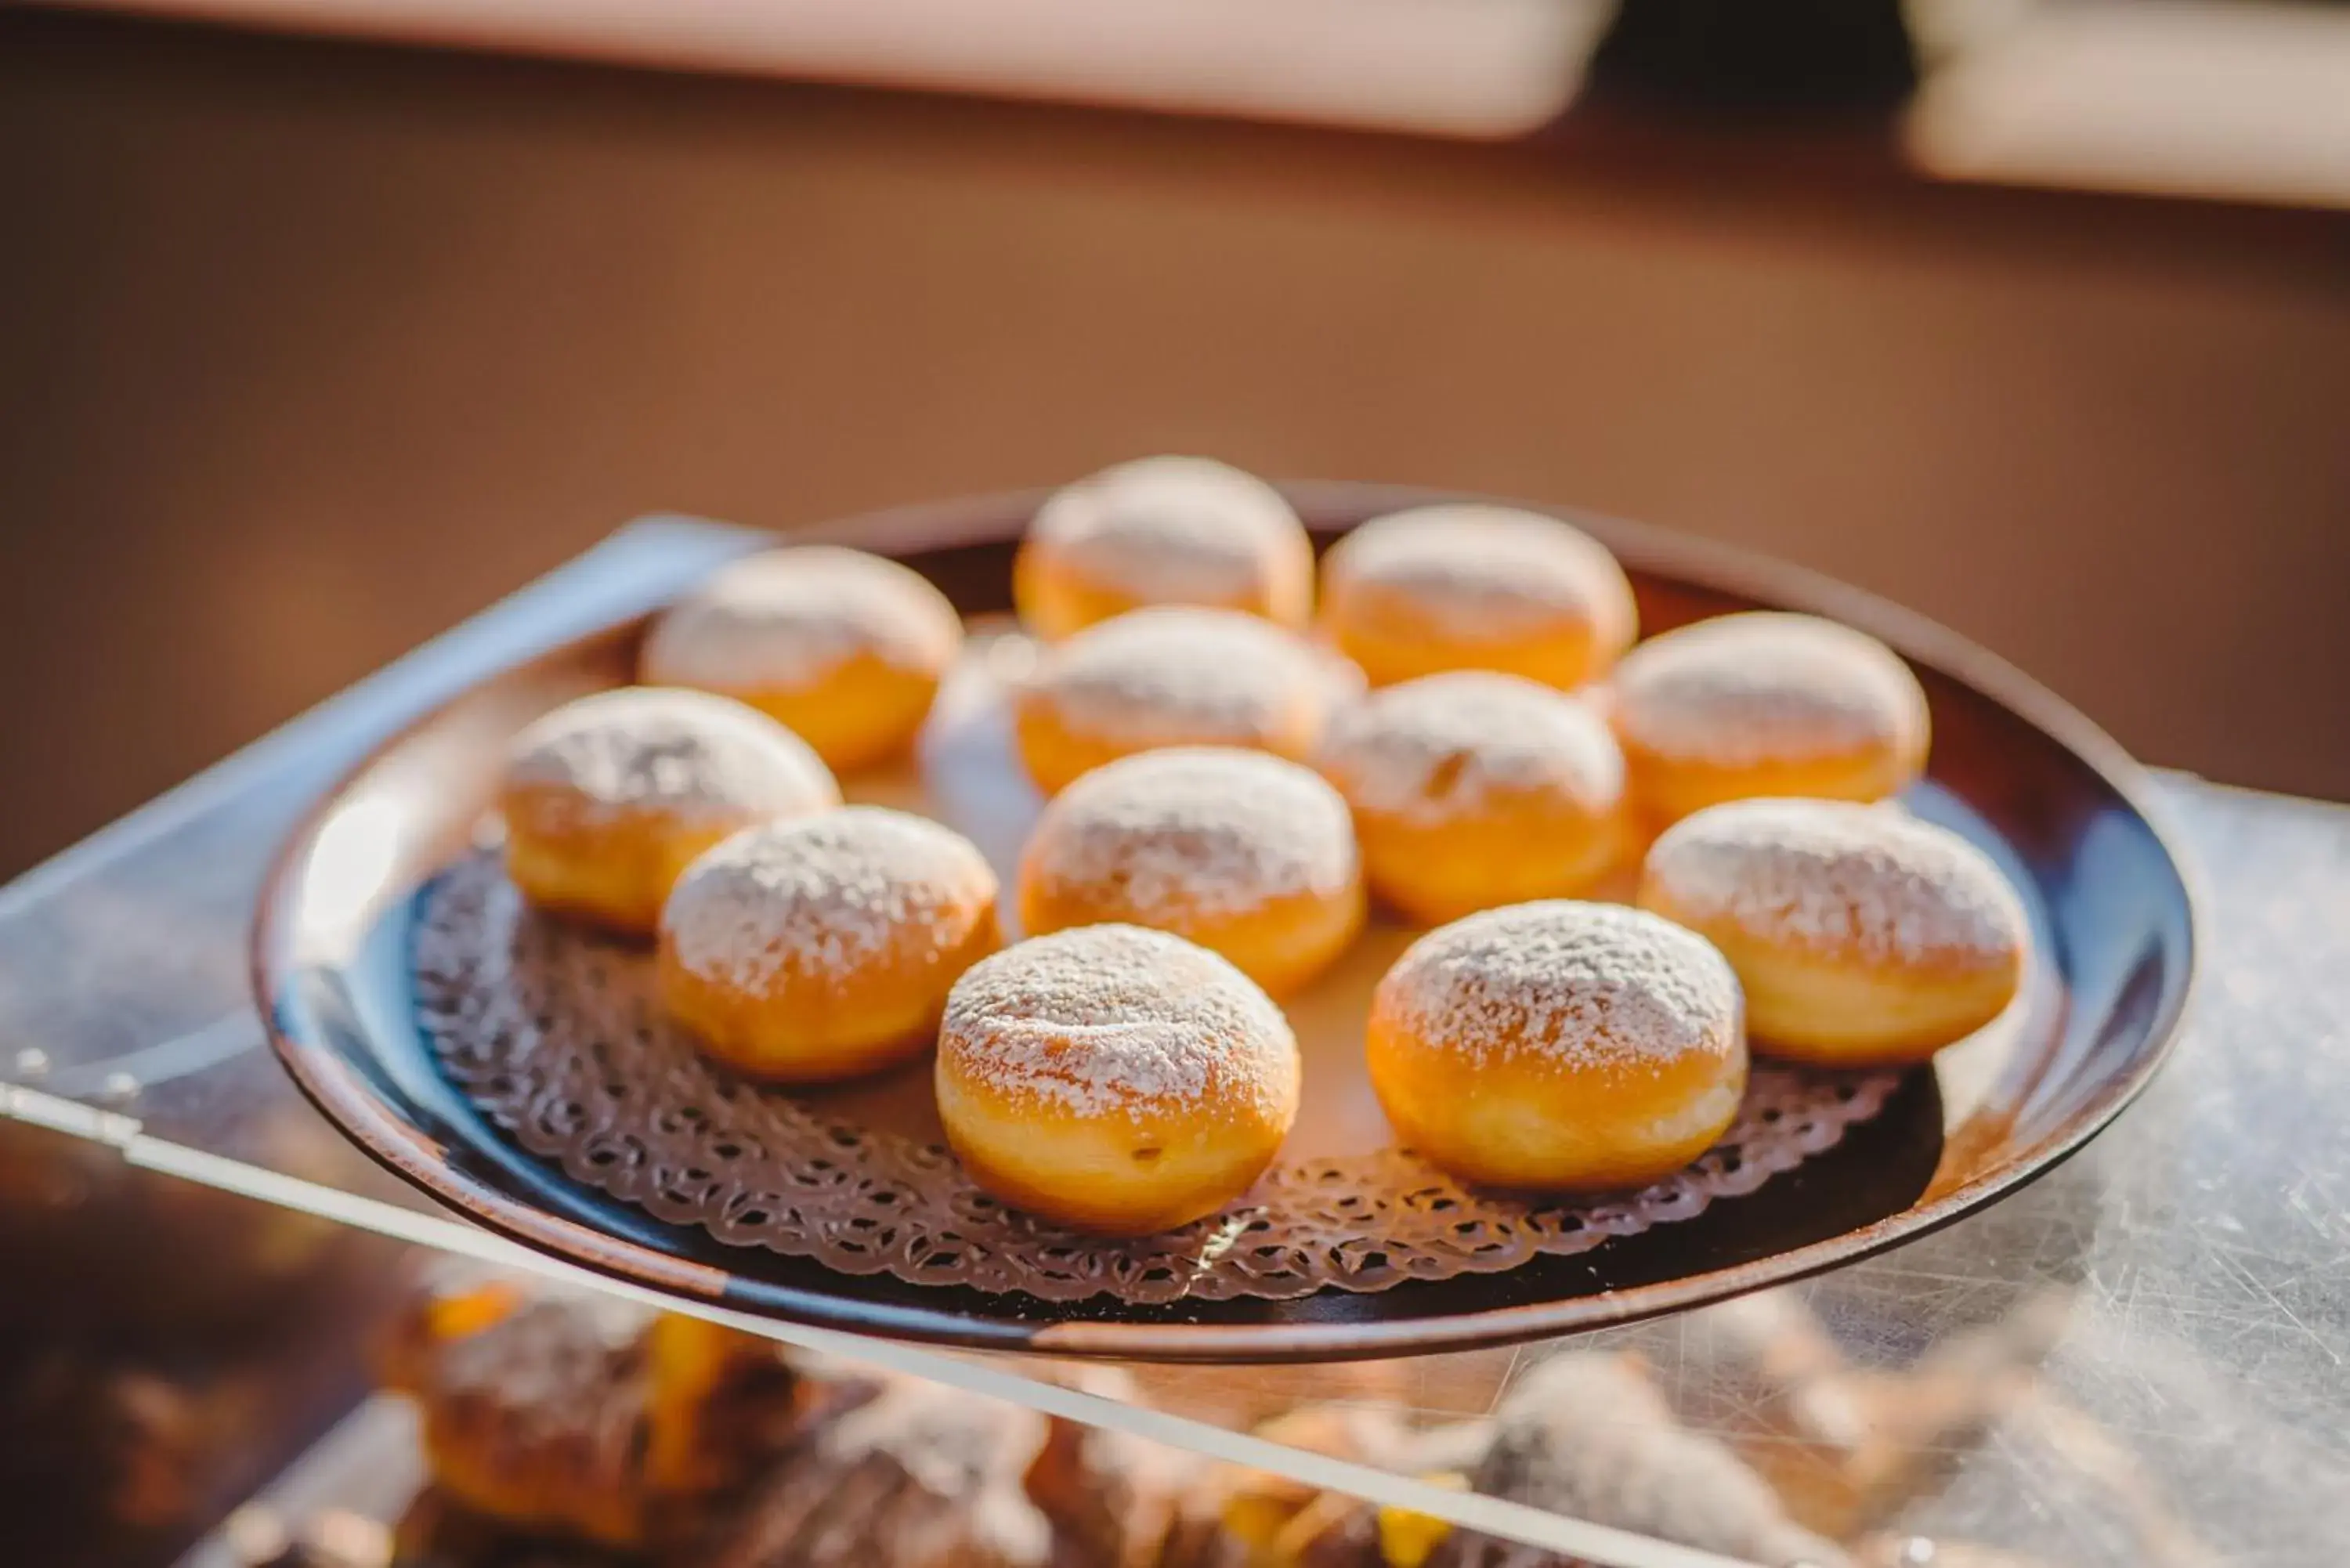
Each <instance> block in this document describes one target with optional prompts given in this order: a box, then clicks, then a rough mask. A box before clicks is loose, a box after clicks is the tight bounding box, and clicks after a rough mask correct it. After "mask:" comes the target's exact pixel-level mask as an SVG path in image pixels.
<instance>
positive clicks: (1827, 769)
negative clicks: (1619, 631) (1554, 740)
mask: <svg viewBox="0 0 2350 1568" xmlns="http://www.w3.org/2000/svg"><path fill="white" fill-rule="evenodd" d="M1609 701H1610V707H1611V712H1612V715H1613V718H1614V722H1615V725H1616V734H1617V739H1618V740H1620V741H1621V742H1623V744H1624V758H1625V761H1626V763H1628V764H1629V766H1630V768H1631V774H1632V793H1633V795H1634V798H1635V799H1636V800H1638V802H1639V804H1640V805H1641V808H1642V809H1643V810H1644V811H1646V812H1648V813H1649V814H1650V815H1653V816H1655V817H1657V818H1659V819H1660V820H1661V821H1665V822H1672V821H1677V820H1679V818H1681V817H1684V816H1687V815H1689V814H1690V813H1691V812H1693V811H1699V810H1702V809H1703V808H1704V807H1706V806H1709V805H1715V804H1717V803H1718V802H1721V801H1725V800H1742V799H1744V798H1746V797H1748V796H1750V795H1800V796H1809V797H1817V798H1822V799H1830V800H1882V799H1884V798H1885V797H1886V796H1887V795H1890V794H1898V792H1899V791H1901V790H1902V789H1904V788H1906V787H1907V786H1908V784H1910V783H1912V782H1913V781H1914V780H1916V778H1917V777H1918V774H1920V773H1921V772H1923V771H1924V769H1925V765H1926V742H1927V732H1928V728H1929V725H1928V720H1927V716H1926V693H1925V691H1924V689H1923V688H1921V687H1920V686H1919V685H1918V678H1917V677H1916V676H1915V675H1912V674H1911V673H1909V667H1908V665H1906V664H1904V663H1902V662H1901V659H1900V656H1899V655H1898V654H1896V653H1895V652H1894V651H1893V650H1892V649H1889V648H1887V647H1886V646H1885V645H1884V644H1883V643H1881V642H1879V641H1877V639H1875V638H1873V637H1870V636H1869V635H1867V634H1866V632H1859V631H1855V630H1853V629H1852V628H1850V627H1846V626H1839V625H1837V624H1836V623H1835V622H1834V621H1831V620H1822V619H1820V618H1818V617H1816V616H1808V615H1783V614H1779V613H1776V612H1769V611H1756V612H1753V613H1751V614H1746V615H1726V616H1721V617H1718V618H1715V619H1712V620H1702V621H1699V622H1698V623H1697V624H1695V625H1694V626H1686V627H1683V628H1680V629H1679V630H1678V631H1669V632H1666V633H1665V634H1664V635H1663V636H1661V637H1655V638H1651V639H1648V641H1647V642H1644V643H1642V644H1641V645H1640V646H1639V647H1638V648H1636V649H1633V650H1632V651H1631V652H1630V653H1629V654H1627V655H1626V657H1625V659H1624V662H1623V663H1622V665H1621V666H1619V667H1618V668H1617V671H1616V679H1615V681H1614V682H1613V688H1612V691H1611V693H1610V697H1609Z"/></svg>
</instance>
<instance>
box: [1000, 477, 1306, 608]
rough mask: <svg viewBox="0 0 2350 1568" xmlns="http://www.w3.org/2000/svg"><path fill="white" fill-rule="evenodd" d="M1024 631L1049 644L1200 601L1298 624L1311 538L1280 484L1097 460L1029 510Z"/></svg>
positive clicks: (1017, 591)
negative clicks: (1094, 468)
mask: <svg viewBox="0 0 2350 1568" xmlns="http://www.w3.org/2000/svg"><path fill="white" fill-rule="evenodd" d="M1012 593H1013V601H1014V604H1016V605H1017V606H1018V607H1019V610H1020V618H1021V619H1022V620H1023V621H1024V622H1025V623H1026V624H1027V626H1028V629H1029V630H1031V631H1032V632H1034V633H1035V634H1036V635H1037V636H1038V637H1041V638H1044V639H1047V640H1057V639H1061V638H1065V637H1067V636H1068V635H1070V634H1071V633H1072V632H1075V631H1078V630H1080V629H1082V628H1086V627H1088V626H1091V625H1092V624H1093V623H1094V622H1096V621H1099V620H1107V619H1109V618H1111V617H1113V616H1118V615H1123V614H1124V613H1125V612H1127V611H1128V610H1130V609H1135V608H1139V607H1141V606H1144V605H1155V604H1180V605H1207V606H1211V607H1216V608H1219V609H1231V610H1242V611H1245V612H1247V613H1248V614H1251V615H1258V616H1263V617H1264V618H1267V619H1269V620H1274V621H1278V622H1280V623H1281V624H1282V625H1284V626H1290V627H1302V626H1304V625H1305V621H1306V618H1307V617H1308V616H1309V615H1310V614H1311V613H1312V610H1313V597H1314V546H1313V544H1312V542H1311V541H1309V540H1308V539H1307V538H1306V536H1305V524H1302V523H1300V522H1299V521H1298V520H1297V514H1296V512H1295V511H1294V510H1293V509H1292V508H1291V507H1290V504H1289V503H1288V502H1286V501H1284V499H1282V495H1281V492H1279V491H1277V490H1275V489H1274V487H1273V486H1272V485H1270V484H1267V483H1264V481H1263V480H1261V479H1258V478H1256V477H1255V476H1254V475H1253V474H1248V473H1243V472H1241V471H1240V470H1239V469H1237V468H1233V467H1232V466H1230V465H1229V464H1226V463H1222V462H1215V461H1213V460H1212V459H1209V458H1203V457H1146V458H1142V459H1139V460H1138V461H1136V462H1122V463H1119V464H1118V465H1117V466H1116V467H1113V468H1106V469H1104V470H1102V472H1099V473H1097V474H1094V475H1093V476H1092V477H1090V478H1087V479H1081V480H1079V481H1077V483H1075V484H1072V485H1069V486H1068V487H1066V489H1064V490H1061V491H1059V492H1057V493H1055V495H1054V496H1053V498H1052V499H1051V500H1049V501H1047V502H1045V504H1044V506H1043V507H1042V508H1041V509H1039V510H1038V512H1037V514H1036V515H1035V519H1034V520H1033V521H1032V522H1031V523H1030V524H1029V525H1028V533H1027V536H1026V537H1025V538H1024V539H1023V540H1022V541H1021V545H1020V553H1019V555H1018V556H1017V557H1016V558H1015V559H1014V563H1013V568H1012Z"/></svg>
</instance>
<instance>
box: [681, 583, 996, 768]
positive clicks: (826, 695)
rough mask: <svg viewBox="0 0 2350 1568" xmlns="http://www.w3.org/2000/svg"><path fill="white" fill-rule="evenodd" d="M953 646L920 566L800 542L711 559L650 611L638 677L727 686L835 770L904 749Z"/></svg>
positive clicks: (947, 620)
mask: <svg viewBox="0 0 2350 1568" xmlns="http://www.w3.org/2000/svg"><path fill="white" fill-rule="evenodd" d="M961 647H962V619H961V618H960V617H958V616H957V615H956V613H955V608H954V606H952V605H951V604H950V603H948V602H947V598H946V596H945V595H944V594H941V592H939V590H938V589H937V588H935V587H931V584H930V583H929V581H928V580H926V579H925V578H924V577H922V576H920V574H919V573H917V572H915V571H913V570H911V569H910V568H909V567H906V566H899V564H898V563H897V562H895V561H891V560H887V559H885V558H883V557H882V556H870V555H867V554H866V553H865V552H863V551H861V550H847V549H841V548H838V547H837V546H834V545H800V546H796V547H794V548H791V549H784V550H770V551H767V552H765V553H764V554H762V555H757V556H748V557H746V558H744V559H743V560H740V561H736V562H734V563H733V564H732V565H730V566H723V567H721V568H720V569H719V570H718V572H717V573H716V574H715V575H713V576H712V577H711V578H710V579H709V581H707V582H705V583H703V584H702V587H699V588H697V589H696V590H694V592H692V593H691V594H690V595H688V596H687V597H685V598H683V599H681V600H680V601H679V602H678V603H677V604H676V605H674V606H672V607H671V608H670V609H669V610H668V611H667V612H666V613H664V614H663V615H662V616H661V617H660V618H659V619H658V620H656V621H655V622H654V623H653V626H652V629H651V630H650V631H649V632H648V633H647V634H646V636H645V644H644V650H643V652H642V654H641V656H640V659H639V679H640V680H643V681H644V682H645V683H646V684H648V685H655V686H692V687H698V688H700V689H701V690H702V691H717V692H723V693H724V694H725V695H727V696H729V697H734V698H738V699H740V700H741V701H744V702H748V703H749V704H750V705H751V706H753V707H754V708H756V709H758V710H760V711H762V712H764V713H766V714H767V715H768V716H770V717H771V718H773V719H775V721H776V722H779V723H781V724H783V725H784V726H785V727H786V728H787V729H789V730H791V731H792V732H794V733H795V734H797V735H798V736H799V737H800V738H801V739H802V740H805V741H806V742H807V743H808V744H809V745H811V746H813V747H815V748H816V753H817V754H818V755H819V756H821V757H823V758H824V760H825V761H826V762H827V763H829V764H831V765H832V766H833V767H835V768H837V769H841V770H847V769H851V768H858V767H863V766H865V765H867V764H868V763H876V762H879V761H881V760H883V759H884V758H887V757H889V756H891V755H893V754H894V753H899V752H900V751H903V750H904V749H905V747H906V745H907V743H908V742H910V741H911V740H912V739H913V738H914V733H915V732H916V731H918V730H920V728H921V724H922V720H923V719H924V717H925V716H927V715H928V714H929V712H930V711H931V699H932V698H933V697H934V696H936V695H937V693H938V689H939V682H940V680H941V679H942V678H943V677H944V676H945V674H946V670H947V667H948V666H949V665H950V664H951V663H953V662H954V658H955V653H956V651H957V649H960V648H961Z"/></svg>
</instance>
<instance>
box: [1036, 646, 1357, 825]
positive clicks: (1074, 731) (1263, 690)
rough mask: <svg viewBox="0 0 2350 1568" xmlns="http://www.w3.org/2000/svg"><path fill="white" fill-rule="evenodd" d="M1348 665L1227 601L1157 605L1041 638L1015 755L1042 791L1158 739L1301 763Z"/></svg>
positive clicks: (1347, 677)
mask: <svg viewBox="0 0 2350 1568" xmlns="http://www.w3.org/2000/svg"><path fill="white" fill-rule="evenodd" d="M1361 680H1362V677H1361V675H1360V673H1359V672H1358V671H1357V670H1355V669H1354V667H1353V666H1351V665H1348V664H1347V663H1345V662H1344V661H1343V660H1341V659H1337V658H1336V657H1334V656H1332V655H1331V654H1329V653H1327V652H1326V651H1324V650H1323V649H1318V648H1316V647H1315V646H1314V645H1313V644H1312V643H1310V642H1307V641H1306V640H1305V639H1304V638H1302V637H1299V636H1297V635H1296V634H1295V632H1290V631H1284V630H1283V629H1282V628H1280V627H1277V626H1274V624H1273V623H1272V622H1270V621H1267V620H1261V619H1259V618H1257V617H1255V616H1251V615H1243V614H1241V613H1240V612H1239V611H1237V610H1222V609H1199V608H1195V607H1188V606H1175V605H1169V606H1161V607H1156V608H1152V609H1139V610H1133V611H1130V612H1128V614H1126V615H1122V616H1119V617H1118V618H1117V619H1115V620H1106V621H1103V622H1101V623H1100V624H1099V625H1097V626H1092V627H1088V628H1086V629H1085V630H1084V631H1082V632H1079V633H1078V634H1077V635H1076V636H1075V637H1073V638H1071V639H1069V640H1068V641H1066V642H1065V643H1061V644H1059V645H1058V646H1056V647H1054V648H1050V649H1046V650H1045V654H1044V657H1043V658H1042V659H1039V660H1038V662H1037V665H1036V669H1035V671H1034V673H1033V674H1032V675H1031V676H1030V677H1029V678H1028V680H1026V682H1025V683H1024V684H1023V685H1022V686H1021V688H1020V690H1019V691H1018V692H1017V693H1016V694H1015V696H1014V706H1013V726H1014V733H1015V737H1016V739H1017V740H1018V742H1019V747H1020V755H1021V760H1022V761H1023V762H1024V763H1026V764H1027V768H1028V773H1029V775H1030V776H1031V777H1032V778H1034V779H1035V781H1036V785H1037V787H1038V788H1039V789H1041V790H1043V791H1044V792H1045V794H1054V793H1055V792H1057V791H1059V790H1060V789H1062V788H1063V787H1065V786H1066V784H1068V783H1069V781H1070V780H1072V779H1074V778H1076V777H1077V776H1078V775H1079V774H1083V773H1085V772H1087V770H1089V769H1092V768H1097V767H1099V766H1101V764H1102V763H1107V762H1114V761H1116V760H1117V759H1118V758H1119V757H1124V756H1131V755H1133V754H1134V753H1137V752H1150V751H1157V750H1159V748H1161V747H1164V746H1243V747H1247V748H1250V749H1253V750H1256V751H1264V752H1271V753H1274V755H1275V756H1282V757H1287V758H1289V759H1290V760H1291V761H1293V762H1302V761H1304V760H1305V758H1307V757H1309V756H1311V755H1312V754H1313V752H1314V748H1315V744H1316V743H1317V742H1319V741H1320V740H1321V738H1322V730H1323V726H1324V725H1325V724H1326V723H1327V722H1328V721H1329V716H1330V712H1331V710H1332V708H1333V707H1334V706H1336V703H1337V702H1338V701H1341V700H1342V699H1343V698H1345V697H1346V696H1347V695H1349V694H1351V692H1352V691H1355V690H1357V689H1359V687H1360V684H1361Z"/></svg>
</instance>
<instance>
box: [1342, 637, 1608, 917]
mask: <svg viewBox="0 0 2350 1568" xmlns="http://www.w3.org/2000/svg"><path fill="white" fill-rule="evenodd" d="M1315 766H1317V767H1318V768H1319V769H1320V770H1321V772H1322V774H1323V776H1324V777H1325V778H1327V779H1328V780H1329V781H1330V782H1331V783H1332V784H1336V786H1337V789H1338V793H1339V794H1342V795H1344V796H1346V798H1347V805H1349V806H1351V807H1353V808H1354V814H1355V832H1356V836H1357V838H1358V839H1359V841H1360V842H1361V845H1362V854H1363V869H1364V873H1365V875H1366V876H1367V877H1368V878H1369V880H1370V885H1371V890H1372V891H1373V892H1374V893H1376V894H1378V897H1379V898H1381V899H1382V900H1384V901H1385V902H1387V903H1388V904H1390V905H1392V906H1393V907H1394V908H1395V909H1398V910H1399V911H1401V912H1402V913H1403V914H1405V915H1407V916H1409V917H1410V918H1411V919H1415V920H1419V921H1421V922H1424V923H1427V924H1430V925H1433V924H1436V923H1438V922H1440V921H1443V920H1450V919H1456V918H1458V917H1459V916H1461V915H1465V914H1468V913H1469V912H1470V911H1471V910H1474V909H1490V908H1492V906H1494V905H1496V904H1515V903H1522V902H1523V901H1524V900H1526V899H1529V898H1567V897H1573V896H1575V895H1579V894H1582V893H1584V892H1586V891H1587V890H1589V889H1590V888H1591V887H1592V886H1593V884H1595V883H1596V882H1597V881H1598V880H1599V879H1600V878H1601V877H1604V876H1606V875H1607V872H1608V871H1610V870H1611V869H1613V868H1614V867H1616V865H1617V863H1618V861H1619V860H1622V859H1627V858H1628V855H1629V850H1628V838H1627V820H1626V816H1625V810H1624V759H1623V756H1622V755H1621V753H1618V752H1617V749H1616V741H1615V737H1614V736H1612V735H1610V734H1609V733H1608V732H1607V722H1606V721H1605V720H1603V719H1601V718H1600V717H1599V715H1598V714H1597V713H1596V712H1595V711H1592V709H1591V707H1590V705H1589V704H1587V703H1586V702H1585V701H1583V700H1581V699H1580V698H1576V697H1571V696H1568V695H1567V694H1566V693H1565V692H1562V691H1554V690H1552V689H1551V688H1550V687H1547V686H1539V685H1536V684H1535V683H1534V681H1531V680H1525V679H1524V678H1523V677H1521V676H1516V675H1503V674H1499V673H1496V672H1494V671H1492V670H1454V671H1452V672H1451V673H1450V674H1445V675H1427V676H1422V677H1421V678H1420V679H1419V680H1407V681H1405V682H1404V683H1403V684H1402V685H1400V686H1387V687H1382V688H1380V689H1379V690H1378V691H1373V692H1371V693H1370V694H1369V695H1368V696H1367V697H1365V698H1364V699H1363V700H1362V701H1359V702H1356V703H1354V704H1352V705H1351V706H1349V707H1347V708H1345V709H1343V710H1341V711H1340V712H1339V713H1338V715H1337V717H1336V718H1335V719H1334V720H1332V722H1331V725H1330V732H1329V734H1328V735H1327V737H1326V739H1325V740H1324V742H1323V745H1322V750H1321V752H1320V753H1319V755H1318V756H1317V757H1316V758H1315Z"/></svg>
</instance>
